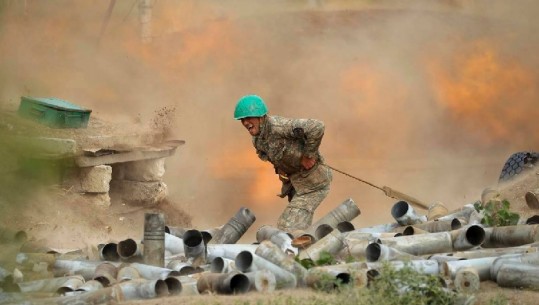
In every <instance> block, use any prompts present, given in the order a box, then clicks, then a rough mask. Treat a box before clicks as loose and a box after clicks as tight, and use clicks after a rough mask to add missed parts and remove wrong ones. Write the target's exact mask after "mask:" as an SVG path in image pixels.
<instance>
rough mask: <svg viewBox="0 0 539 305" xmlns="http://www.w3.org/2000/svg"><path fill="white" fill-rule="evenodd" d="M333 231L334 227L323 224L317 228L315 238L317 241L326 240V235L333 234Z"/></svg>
mask: <svg viewBox="0 0 539 305" xmlns="http://www.w3.org/2000/svg"><path fill="white" fill-rule="evenodd" d="M333 230H334V229H333V227H332V226H330V225H328V224H325V223H323V224H321V225H319V226H318V228H316V230H315V231H314V238H316V240H320V239H322V238H324V237H325V236H326V235H328V234H329V233H331V232H332V231H333Z"/></svg>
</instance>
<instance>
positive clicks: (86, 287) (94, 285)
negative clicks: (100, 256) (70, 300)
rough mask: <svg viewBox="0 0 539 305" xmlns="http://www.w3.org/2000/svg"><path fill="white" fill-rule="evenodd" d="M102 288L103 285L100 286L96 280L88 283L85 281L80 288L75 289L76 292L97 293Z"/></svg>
mask: <svg viewBox="0 0 539 305" xmlns="http://www.w3.org/2000/svg"><path fill="white" fill-rule="evenodd" d="M103 288H105V287H103V284H101V282H98V281H96V280H89V281H86V282H85V283H84V284H82V285H81V286H79V288H77V290H76V291H81V292H90V291H97V290H100V289H103Z"/></svg>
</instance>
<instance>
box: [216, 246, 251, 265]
mask: <svg viewBox="0 0 539 305" xmlns="http://www.w3.org/2000/svg"><path fill="white" fill-rule="evenodd" d="M256 248H258V245H252V244H218V245H212V244H209V245H208V260H209V261H211V260H213V259H214V258H216V257H225V258H229V259H235V258H236V256H237V255H238V254H239V253H240V252H242V251H249V252H251V253H255V251H256Z"/></svg>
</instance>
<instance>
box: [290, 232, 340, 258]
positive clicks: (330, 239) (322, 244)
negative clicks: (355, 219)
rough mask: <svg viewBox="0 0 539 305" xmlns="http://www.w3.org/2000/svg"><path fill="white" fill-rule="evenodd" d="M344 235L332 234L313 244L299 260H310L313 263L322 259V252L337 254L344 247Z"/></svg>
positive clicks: (300, 255)
mask: <svg viewBox="0 0 539 305" xmlns="http://www.w3.org/2000/svg"><path fill="white" fill-rule="evenodd" d="M344 245H345V243H344V235H343V233H341V232H335V231H333V232H331V233H329V234H328V235H326V236H325V237H324V238H322V239H320V240H319V241H317V242H316V243H314V244H312V245H311V246H310V247H309V248H307V249H304V250H303V251H301V252H300V253H299V255H298V257H299V259H310V260H312V261H313V262H314V261H317V260H318V259H320V254H321V253H322V252H328V253H329V254H336V253H337V252H339V251H340V250H341V249H342V248H343V247H344Z"/></svg>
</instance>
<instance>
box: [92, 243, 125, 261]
mask: <svg viewBox="0 0 539 305" xmlns="http://www.w3.org/2000/svg"><path fill="white" fill-rule="evenodd" d="M97 250H98V252H99V259H101V260H104V261H111V262H115V261H119V260H120V255H118V244H117V243H114V242H110V243H106V244H100V245H98V246H97Z"/></svg>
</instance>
